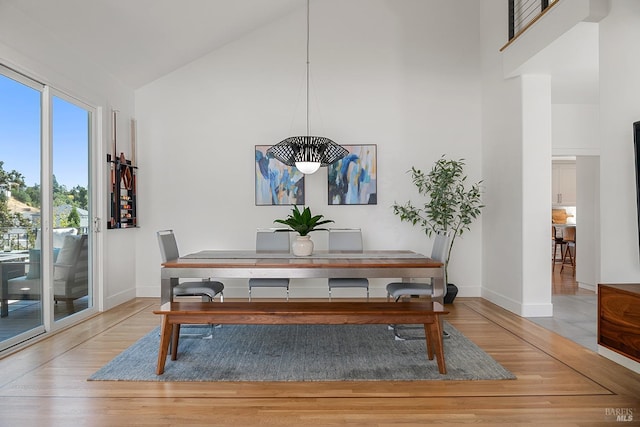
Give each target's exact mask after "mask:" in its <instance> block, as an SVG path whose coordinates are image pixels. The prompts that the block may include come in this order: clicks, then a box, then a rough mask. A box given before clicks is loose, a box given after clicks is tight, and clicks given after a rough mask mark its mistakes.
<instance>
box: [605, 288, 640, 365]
mask: <svg viewBox="0 0 640 427" xmlns="http://www.w3.org/2000/svg"><path fill="white" fill-rule="evenodd" d="M598 344H599V345H601V346H603V347H606V348H608V349H610V350H613V351H615V352H617V353H620V354H622V355H624V356H626V357H628V358H630V359H633V360H635V361H636V362H640V284H602V283H601V284H599V285H598Z"/></svg>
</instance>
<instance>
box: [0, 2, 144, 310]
mask: <svg viewBox="0 0 640 427" xmlns="http://www.w3.org/2000/svg"><path fill="white" fill-rule="evenodd" d="M0 40H1V42H0V63H2V64H4V65H6V66H8V67H10V68H13V69H15V70H16V71H19V72H21V73H23V74H25V75H28V76H29V77H31V78H35V79H37V80H39V81H41V82H42V83H45V84H48V85H50V86H52V87H54V88H56V89H58V90H61V91H63V92H65V93H66V94H68V95H71V96H72V97H74V98H76V99H79V100H81V101H83V102H85V103H86V104H89V105H92V106H94V107H96V108H99V109H100V111H99V113H100V112H101V115H100V117H98V126H99V132H100V133H99V134H98V140H97V141H95V142H96V145H95V146H94V147H92V150H94V151H95V153H96V158H97V159H98V160H97V164H96V165H95V166H96V168H94V170H93V174H94V186H95V187H94V190H96V191H95V196H96V197H97V198H98V204H99V208H98V211H99V212H98V213H97V215H98V216H100V217H102V218H103V219H104V218H105V217H106V216H107V213H106V212H107V210H106V209H107V205H106V197H107V196H106V173H107V169H106V166H107V164H106V153H107V151H108V147H109V144H108V142H105V141H109V140H110V134H109V129H110V127H111V120H110V114H109V112H110V111H111V109H118V110H120V111H121V118H122V121H123V123H121V124H120V126H119V127H120V129H122V131H121V132H119V136H118V141H119V146H120V147H121V148H122V151H124V152H126V153H127V152H128V147H129V136H128V133H127V132H125V131H124V130H125V129H128V128H127V127H125V125H124V124H125V123H126V120H125V118H127V117H131V115H132V113H133V108H134V94H133V91H132V90H130V89H128V88H127V87H125V86H123V85H122V84H120V82H118V81H116V80H114V79H113V78H112V77H111V76H109V75H106V74H105V73H104V72H103V71H102V69H101V68H99V67H98V66H96V65H94V64H91V63H88V62H86V61H84V60H83V58H82V57H78V56H77V55H76V54H75V52H72V51H69V50H68V49H67V48H66V47H65V45H64V44H61V43H56V37H55V35H54V34H48V33H47V30H46V29H45V28H42V27H41V26H37V25H35V24H34V23H33V22H31V21H30V20H29V19H28V18H27V17H26V16H24V15H23V14H22V13H21V12H20V11H18V10H16V9H15V8H13V7H12V6H11V5H2V13H0ZM103 224H106V223H105V222H104V221H103ZM135 232H136V231H135V230H130V231H127V232H124V231H122V230H118V231H113V232H111V231H109V232H106V231H105V232H103V233H99V234H96V235H95V242H96V244H97V247H99V248H101V249H104V250H99V251H98V252H97V253H96V259H97V260H98V263H99V264H100V265H101V266H102V267H103V268H104V277H101V278H100V280H99V282H100V287H101V290H100V296H101V299H100V301H99V305H100V308H104V309H108V308H110V307H113V306H115V305H117V304H119V303H121V302H124V301H126V300H128V299H131V298H132V297H134V296H135V291H134V290H135V285H134V276H133V272H134V271H135V258H134V256H135V250H134V247H135ZM103 239H104V246H102V241H103ZM102 289H103V290H104V292H103V291H102Z"/></svg>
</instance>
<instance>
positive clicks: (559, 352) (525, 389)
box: [0, 298, 640, 426]
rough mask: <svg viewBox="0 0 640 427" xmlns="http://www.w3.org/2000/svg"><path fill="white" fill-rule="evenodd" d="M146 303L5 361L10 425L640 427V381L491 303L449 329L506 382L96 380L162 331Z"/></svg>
mask: <svg viewBox="0 0 640 427" xmlns="http://www.w3.org/2000/svg"><path fill="white" fill-rule="evenodd" d="M158 307H159V304H158V300H157V299H152V298H146V299H145V298H137V299H135V300H132V301H130V302H128V303H125V304H123V305H121V306H118V307H116V308H114V309H112V310H110V311H108V312H105V313H102V314H100V315H98V316H96V317H93V318H91V319H89V320H87V321H85V322H83V323H81V324H79V325H77V326H75V327H73V328H70V329H68V330H65V331H63V332H60V333H58V334H56V335H54V336H52V337H49V338H47V339H44V340H42V341H40V342H38V343H36V344H34V345H31V346H29V347H27V348H25V349H23V350H21V351H19V352H16V353H14V354H12V355H9V356H7V357H5V358H3V359H0V373H1V374H0V426H31V425H34V426H36V425H37V426H43V425H46V426H130V425H153V426H205V425H206V426H217V425H220V426H226V425H234V426H252V425H283V426H301V425H314V426H315V425H325V426H334V425H349V426H390V425H405V426H409V425H426V424H432V423H433V424H441V425H463V424H473V425H474V426H497V425H498V426H499V425H504V426H515V425H536V426H537V425H554V426H611V425H618V423H617V422H616V416H615V415H614V414H612V411H613V412H615V411H616V410H626V411H628V410H630V411H631V412H632V413H633V418H634V420H633V421H630V422H623V423H621V424H620V425H640V423H639V422H638V420H640V375H638V374H635V373H633V372H632V371H630V370H628V369H626V368H624V367H621V366H620V365H617V364H615V363H613V362H611V361H609V360H608V359H606V358H604V357H601V356H599V355H598V354H596V353H594V352H592V351H589V350H587V349H585V348H584V347H582V346H580V345H578V344H576V343H573V342H572V341H570V340H568V339H566V338H563V337H561V336H559V335H557V334H555V333H553V332H551V331H549V330H547V329H544V328H542V327H540V326H538V325H536V324H534V323H533V322H530V321H528V320H526V319H523V318H520V317H518V316H515V315H514V314H512V313H510V312H507V311H505V310H503V309H501V308H499V307H497V306H496V305H494V304H491V303H489V302H487V301H485V300H483V299H480V298H458V299H456V302H455V303H454V304H452V305H448V306H447V308H449V309H450V310H451V313H450V314H449V315H448V316H447V317H446V318H447V321H449V322H450V323H451V324H453V325H454V326H455V327H456V328H457V329H459V330H460V331H461V332H462V333H464V334H465V335H466V336H467V337H469V338H470V339H471V340H472V341H474V342H475V343H476V344H478V345H479V346H480V347H481V348H483V349H484V350H485V351H487V352H488V353H489V354H490V355H492V356H493V357H494V358H495V359H496V360H497V361H498V362H500V363H501V364H502V365H503V366H505V367H506V368H507V369H509V370H510V371H511V372H513V373H514V374H515V375H516V376H517V379H516V380H507V381H442V382H440V381H415V382H306V383H297V382H292V383H283V382H278V383H144V382H96V381H86V379H87V377H89V375H91V374H92V373H93V372H95V371H96V370H98V369H99V368H100V367H101V366H103V365H104V364H105V363H107V362H108V361H109V360H111V359H112V358H113V357H115V356H116V355H117V354H118V353H120V352H121V351H123V350H124V349H126V348H127V347H128V346H129V345H131V344H132V343H133V342H135V341H136V340H137V339H139V338H140V337H142V336H143V335H145V334H146V333H148V332H149V330H151V329H152V328H154V327H155V326H157V325H158V324H159V318H158V316H155V315H154V314H152V311H153V310H154V309H157V308H158Z"/></svg>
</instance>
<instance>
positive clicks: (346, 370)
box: [89, 323, 515, 381]
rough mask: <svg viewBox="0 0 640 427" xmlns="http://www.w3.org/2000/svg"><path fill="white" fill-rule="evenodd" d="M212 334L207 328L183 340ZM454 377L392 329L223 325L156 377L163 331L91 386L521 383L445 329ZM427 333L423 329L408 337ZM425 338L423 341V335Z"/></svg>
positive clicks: (183, 344) (419, 344) (185, 345)
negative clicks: (160, 383) (117, 383)
mask: <svg viewBox="0 0 640 427" xmlns="http://www.w3.org/2000/svg"><path fill="white" fill-rule="evenodd" d="M194 330H195V331H197V332H199V333H204V334H207V333H208V332H209V331H210V329H209V328H208V327H206V326H204V327H202V326H200V327H198V326H196V327H195V328H194V327H183V328H182V329H181V333H183V334H184V333H189V332H193V331H194ZM445 330H446V331H447V332H448V333H449V337H448V338H446V339H444V351H445V359H446V364H447V374H446V375H441V374H440V373H439V372H438V365H437V362H436V360H435V359H434V360H428V359H427V356H426V344H425V341H424V339H420V340H406V341H397V340H395V339H394V336H393V331H391V330H389V329H388V327H387V326H386V325H224V326H222V327H218V328H214V329H213V336H212V337H211V339H202V338H193V337H186V336H185V337H182V336H181V338H180V348H179V349H178V360H176V361H172V360H167V363H166V366H165V372H164V374H162V375H156V374H155V371H156V362H157V357H158V346H159V342H160V337H159V329H158V328H156V329H155V330H153V331H152V332H150V333H149V334H147V335H146V336H144V337H143V338H141V339H140V340H139V341H138V342H136V343H135V344H133V345H132V346H131V347H129V348H128V349H126V350H125V351H124V352H122V353H121V354H119V355H118V356H117V357H116V358H114V359H113V360H112V361H111V362H109V363H108V364H107V365H105V366H104V367H103V368H101V369H100V370H99V371H98V372H96V373H95V374H93V375H92V376H91V377H90V378H89V380H94V381H95V380H102V381H415V380H505V379H515V376H514V375H513V374H512V373H511V372H509V371H508V370H506V369H505V368H504V367H502V366H501V365H500V364H498V363H497V362H496V361H495V360H494V359H493V358H491V356H489V355H488V354H487V353H485V352H484V351H483V350H482V349H480V348H479V347H478V346H477V345H475V344H474V343H473V342H471V341H470V340H469V339H467V338H466V337H465V336H464V335H463V334H462V333H460V332H459V331H458V330H457V329H455V328H454V327H453V326H451V325H450V324H448V323H445ZM420 333H422V334H424V329H422V330H420V329H411V330H404V331H403V334H405V335H410V334H420ZM423 336H424V335H423Z"/></svg>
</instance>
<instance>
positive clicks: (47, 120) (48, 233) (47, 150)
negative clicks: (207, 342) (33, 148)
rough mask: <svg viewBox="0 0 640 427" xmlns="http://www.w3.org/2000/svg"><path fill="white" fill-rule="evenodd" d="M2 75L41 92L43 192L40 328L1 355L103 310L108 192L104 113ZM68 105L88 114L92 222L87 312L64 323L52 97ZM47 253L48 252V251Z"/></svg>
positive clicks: (21, 76) (20, 76)
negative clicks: (57, 289)
mask: <svg viewBox="0 0 640 427" xmlns="http://www.w3.org/2000/svg"><path fill="white" fill-rule="evenodd" d="M0 74H2V75H3V76H4V77H7V78H10V79H12V80H15V81H17V82H19V83H21V84H24V85H26V86H28V87H30V88H32V89H35V90H37V91H39V92H40V103H41V105H40V107H41V110H40V190H41V211H40V229H41V247H42V249H43V250H42V251H41V267H42V271H41V277H42V291H43V292H42V295H41V305H42V323H41V324H40V325H38V326H36V327H35V328H33V329H30V330H28V331H25V332H22V333H19V334H17V335H16V336H15V337H12V338H9V339H7V340H4V341H3V342H2V344H1V345H0V352H2V351H4V350H5V349H8V348H11V347H14V346H16V345H20V344H21V343H24V342H27V341H29V340H30V339H32V338H34V337H37V336H47V335H48V334H49V333H51V332H54V331H58V330H60V329H63V328H66V327H68V326H70V325H73V324H75V323H78V322H80V321H82V320H84V319H86V318H88V317H91V316H93V315H95V314H96V313H97V312H98V311H99V309H100V308H101V307H102V303H103V297H102V291H103V289H102V285H101V284H102V280H100V277H101V271H102V266H103V264H104V263H103V262H102V261H101V260H100V258H99V254H100V253H101V251H99V250H98V246H99V245H101V244H102V239H101V238H100V237H101V236H99V233H98V232H99V231H100V229H99V225H100V224H99V221H98V220H97V218H98V217H99V215H98V212H101V209H102V208H104V204H102V203H100V200H101V199H102V196H104V194H103V193H104V192H103V191H101V189H102V187H103V185H102V184H103V183H104V180H103V179H102V178H101V174H100V173H99V172H100V170H101V169H100V167H99V166H100V165H101V164H102V163H100V162H99V160H101V159H100V158H99V157H100V156H99V153H100V152H101V150H100V145H101V141H102V138H101V129H102V108H101V107H94V106H91V105H90V104H88V103H86V102H84V101H81V100H79V99H78V98H76V97H73V96H71V95H69V94H67V93H65V92H63V91H60V90H58V89H55V88H53V87H51V86H49V85H48V84H46V83H42V82H40V81H38V80H36V79H34V78H32V77H30V76H28V75H27V74H26V73H22V72H20V71H17V70H14V69H12V68H10V67H7V66H5V65H3V64H1V63H0ZM54 96H55V97H57V98H60V99H62V100H64V101H66V102H70V103H72V104H74V105H76V106H77V107H79V108H82V109H83V110H85V111H87V113H88V115H89V124H88V129H89V131H88V139H89V140H88V141H87V144H88V147H87V148H88V156H87V159H86V162H87V169H88V188H87V193H88V198H89V202H88V208H89V209H88V210H89V218H88V219H89V220H88V224H87V228H88V230H87V234H88V249H89V263H88V264H89V271H88V277H89V284H88V286H89V298H90V300H91V301H90V304H89V306H88V307H87V308H86V309H83V310H81V311H79V312H77V313H73V314H70V315H68V316H65V317H64V318H62V319H60V320H58V321H55V320H54V304H55V301H54V300H53V273H54V272H53V259H52V258H53V251H52V244H53V229H52V228H53V223H52V221H53V162H52V153H53V146H52V142H53V141H52V135H53V133H52V119H53V117H52V108H53V97H54ZM44 249H46V250H44Z"/></svg>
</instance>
